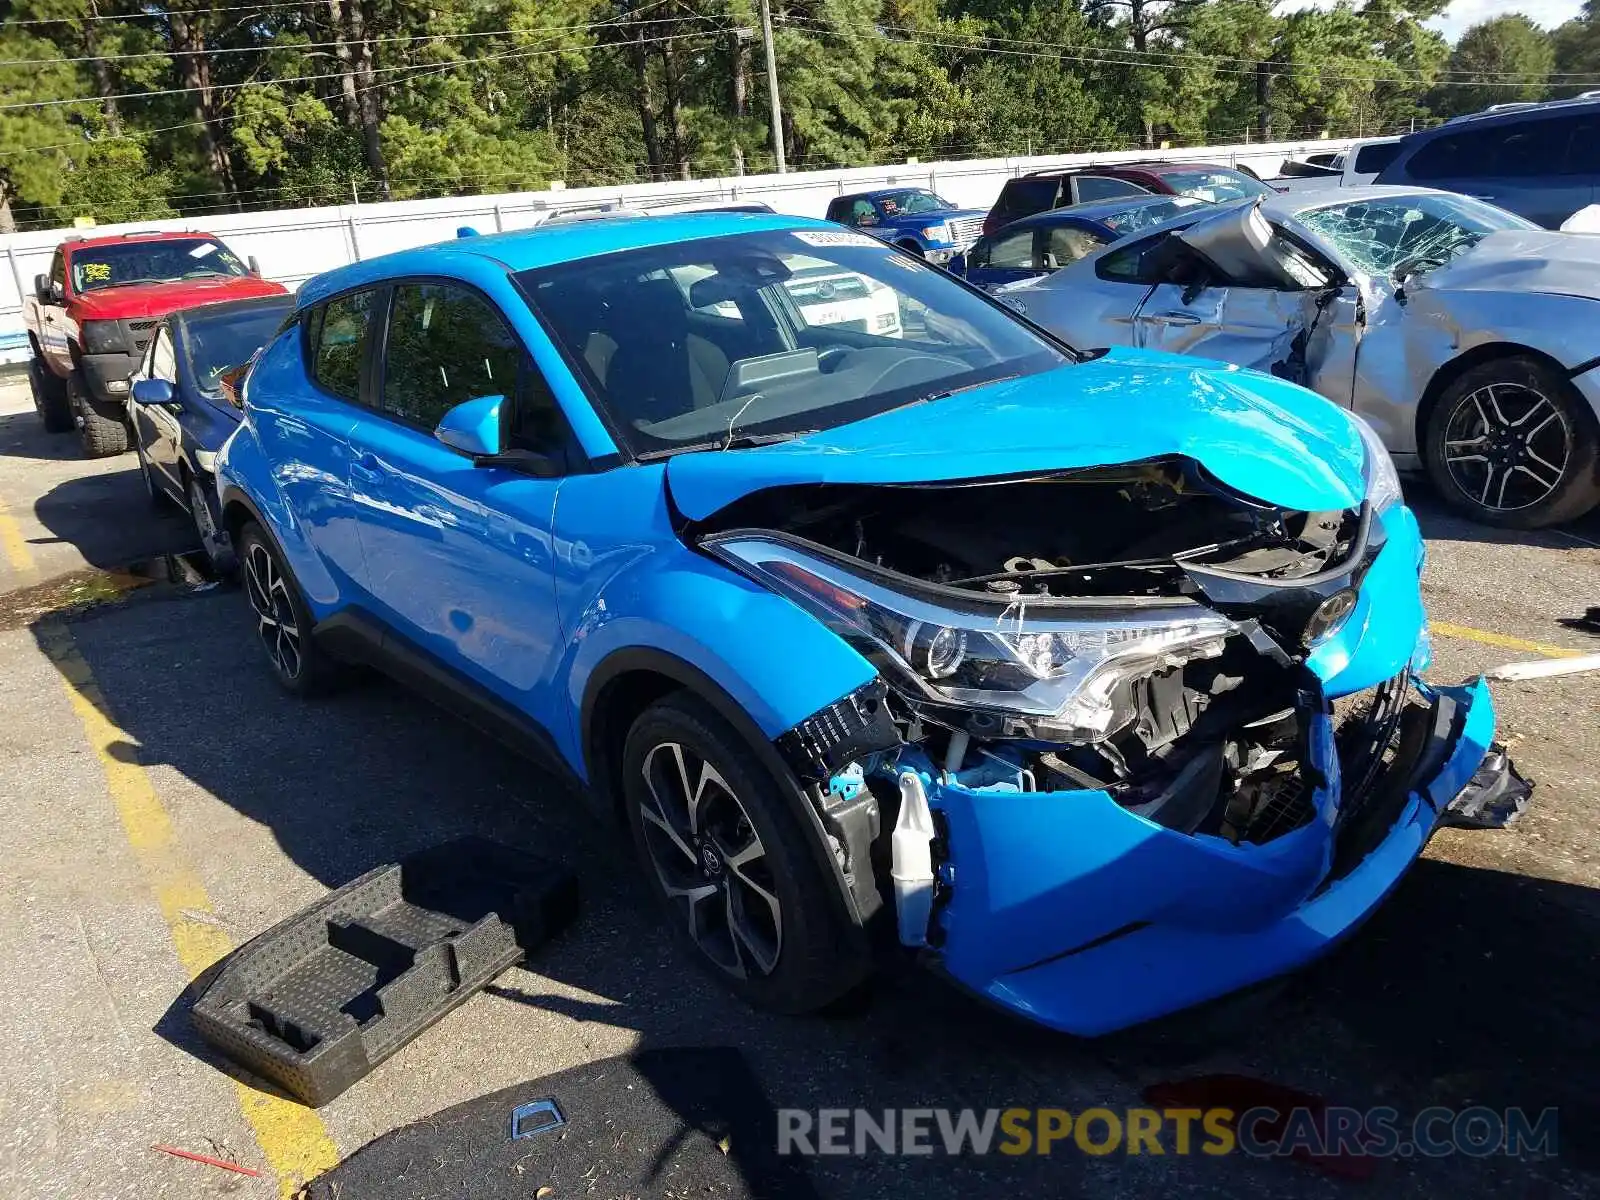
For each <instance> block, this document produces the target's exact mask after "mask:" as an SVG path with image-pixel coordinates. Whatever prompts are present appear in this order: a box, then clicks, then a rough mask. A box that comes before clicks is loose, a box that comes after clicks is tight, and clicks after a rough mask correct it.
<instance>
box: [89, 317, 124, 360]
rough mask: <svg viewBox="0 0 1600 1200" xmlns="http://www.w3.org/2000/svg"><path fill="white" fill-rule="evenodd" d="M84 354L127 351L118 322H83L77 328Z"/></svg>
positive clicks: (120, 324)
mask: <svg viewBox="0 0 1600 1200" xmlns="http://www.w3.org/2000/svg"><path fill="white" fill-rule="evenodd" d="M78 335H79V337H80V339H81V340H82V342H83V352H84V353H85V354H113V353H115V352H116V351H118V350H125V349H127V343H126V341H125V340H124V338H123V336H122V323H121V322H120V321H85V322H84V323H83V324H82V325H80V326H79V327H78Z"/></svg>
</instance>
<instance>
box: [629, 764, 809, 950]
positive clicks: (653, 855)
mask: <svg viewBox="0 0 1600 1200" xmlns="http://www.w3.org/2000/svg"><path fill="white" fill-rule="evenodd" d="M640 771H641V773H642V774H643V776H644V784H645V791H644V795H643V797H642V798H641V800H640V802H639V815H640V817H641V818H642V823H643V829H644V843H645V849H646V851H647V853H648V854H649V856H650V864H651V866H652V867H653V868H654V869H655V873H656V878H657V879H658V880H659V881H660V883H661V887H662V889H663V890H664V891H665V892H666V894H667V899H668V901H669V903H670V904H671V905H672V906H673V908H674V909H675V910H676V911H677V915H678V917H679V918H680V919H681V920H683V921H684V922H685V924H686V926H687V928H688V930H689V936H690V937H691V938H692V939H693V940H694V943H695V945H696V946H698V947H699V948H700V951H701V953H703V954H704V955H705V956H706V957H707V958H708V959H710V960H711V961H712V962H713V963H715V964H716V966H717V967H718V968H719V969H720V970H722V971H725V972H726V973H727V974H729V975H732V976H734V977H735V978H738V979H749V978H752V977H761V976H765V975H770V974H771V973H772V971H773V968H775V967H776V966H777V965H778V955H779V953H780V952H781V951H782V948H783V914H782V911H781V909H780V908H779V905H778V895H777V888H776V885H775V882H774V880H773V877H772V870H771V865H770V864H769V863H768V861H767V852H766V847H764V846H763V845H762V844H761V838H760V837H759V836H758V835H757V833H756V830H755V826H754V824H753V823H752V822H751V820H750V817H749V814H748V813H747V812H745V809H744V805H743V804H742V803H740V801H739V798H738V797H737V796H736V795H735V794H734V792H733V789H732V788H731V787H729V786H728V782H727V780H725V779H724V778H723V777H722V774H721V772H719V771H718V770H717V769H716V767H715V766H713V765H712V764H711V763H710V762H708V761H706V760H705V759H703V758H701V757H699V756H698V755H696V754H695V753H694V751H692V750H690V749H689V748H688V747H686V746H683V745H682V744H680V743H678V742H663V743H661V744H660V745H658V746H656V747H655V748H654V749H653V750H651V751H650V753H649V754H647V755H645V757H644V762H643V764H642V765H641V767H640Z"/></svg>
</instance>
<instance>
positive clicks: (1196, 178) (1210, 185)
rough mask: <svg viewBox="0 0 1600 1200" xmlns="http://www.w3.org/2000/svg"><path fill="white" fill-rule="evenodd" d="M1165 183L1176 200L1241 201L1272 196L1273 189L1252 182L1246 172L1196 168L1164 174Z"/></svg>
mask: <svg viewBox="0 0 1600 1200" xmlns="http://www.w3.org/2000/svg"><path fill="white" fill-rule="evenodd" d="M1161 182H1162V183H1164V184H1166V185H1167V186H1168V187H1169V188H1171V189H1172V194H1173V195H1175V196H1193V197H1194V198H1195V199H1197V200H1209V201H1211V202H1212V203H1216V202H1217V201H1219V200H1239V199H1243V198H1245V197H1247V196H1270V195H1272V194H1273V191H1272V189H1271V188H1269V187H1268V186H1267V185H1266V184H1264V183H1262V182H1261V181H1260V180H1259V179H1251V178H1250V176H1248V175H1246V174H1245V173H1244V172H1243V171H1234V170H1231V169H1229V168H1228V167H1195V168H1193V169H1191V170H1186V171H1163V172H1161Z"/></svg>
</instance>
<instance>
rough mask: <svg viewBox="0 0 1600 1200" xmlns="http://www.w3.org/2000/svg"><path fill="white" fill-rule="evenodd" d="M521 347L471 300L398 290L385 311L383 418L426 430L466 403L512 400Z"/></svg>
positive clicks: (447, 292)
mask: <svg viewBox="0 0 1600 1200" xmlns="http://www.w3.org/2000/svg"><path fill="white" fill-rule="evenodd" d="M521 360H522V344H521V343H520V342H518V341H517V338H516V335H515V334H514V333H512V332H511V330H510V328H509V327H508V326H507V325H506V322H505V319H504V318H503V317H501V315H500V312H499V310H498V309H496V308H495V307H494V306H493V305H492V304H490V303H489V302H488V301H487V300H485V299H483V298H482V297H481V296H479V295H478V294H477V293H476V292H472V291H469V290H468V289H467V288H464V287H458V286H455V285H453V284H446V283H402V284H399V285H397V286H396V287H395V289H394V300H393V301H392V303H391V305H390V309H389V339H388V341H387V343H386V344H385V349H384V357H383V399H382V402H381V407H382V409H383V411H384V412H385V413H386V414H387V415H389V416H392V417H396V418H398V419H399V420H402V421H407V422H410V423H411V424H414V425H421V426H424V427H426V428H428V429H432V428H433V427H434V426H436V425H437V424H438V423H439V419H440V418H441V417H443V416H444V414H445V413H446V412H448V411H449V410H450V409H452V408H454V407H455V406H456V405H458V404H460V403H462V402H463V401H466V400H476V399H478V398H479V397H482V396H504V397H506V398H507V400H508V401H509V400H512V399H513V398H514V397H515V396H516V394H517V375H518V370H519V365H520V363H521Z"/></svg>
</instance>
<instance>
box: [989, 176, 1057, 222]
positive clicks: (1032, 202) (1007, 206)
mask: <svg viewBox="0 0 1600 1200" xmlns="http://www.w3.org/2000/svg"><path fill="white" fill-rule="evenodd" d="M1060 187H1061V184H1060V181H1059V180H1055V179H1013V180H1011V181H1010V182H1009V183H1007V184H1006V186H1005V187H1003V188H1001V189H1000V211H1001V212H1003V213H1005V214H1006V215H1008V216H1013V217H1026V216H1029V215H1030V214H1032V213H1036V212H1044V211H1046V210H1047V209H1052V208H1054V207H1055V206H1056V192H1057V191H1058V190H1059V189H1060Z"/></svg>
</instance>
